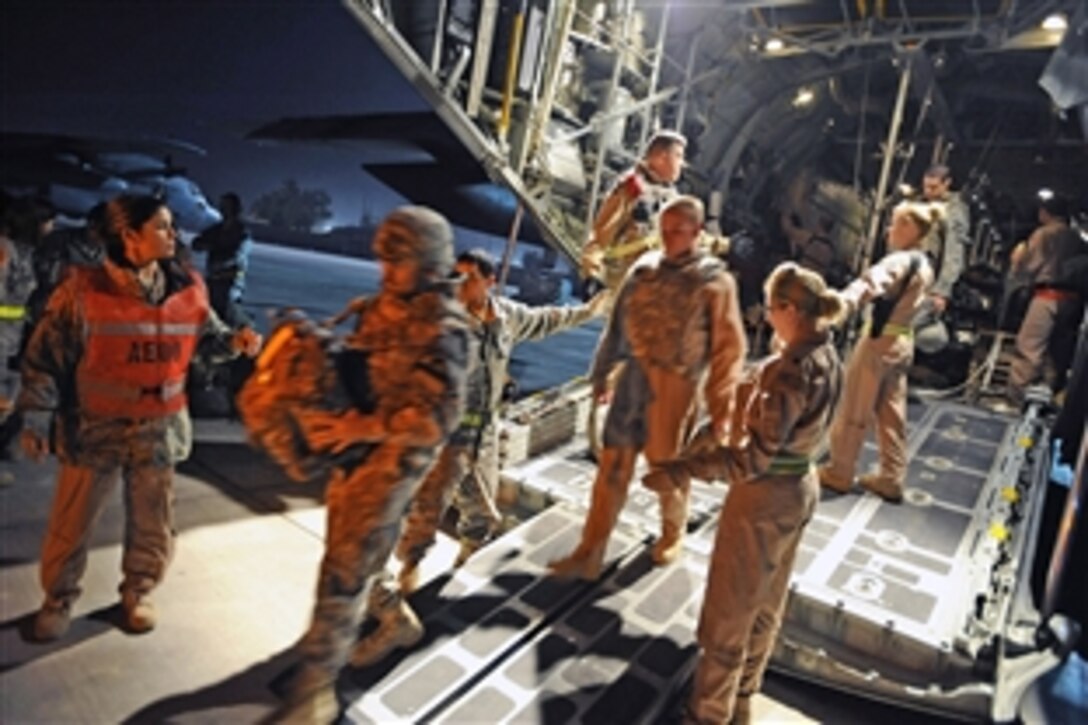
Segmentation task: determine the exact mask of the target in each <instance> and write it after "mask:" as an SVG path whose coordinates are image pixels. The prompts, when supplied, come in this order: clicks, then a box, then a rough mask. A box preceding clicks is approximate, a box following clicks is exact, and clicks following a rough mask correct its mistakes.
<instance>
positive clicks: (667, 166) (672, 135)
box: [582, 131, 687, 291]
mask: <svg viewBox="0 0 1088 725" xmlns="http://www.w3.org/2000/svg"><path fill="white" fill-rule="evenodd" d="M686 146H687V139H685V138H684V137H683V136H682V135H681V134H679V133H677V132H675V131H658V132H657V133H656V134H654V136H653V138H651V139H650V143H649V145H648V146H647V147H646V154H645V156H644V157H643V159H642V161H639V162H638V164H636V165H635V167H634V168H633V169H631V170H630V171H628V172H627V173H625V174H624V175H623V176H621V177H620V179H619V181H618V182H617V183H616V185H615V186H614V187H613V188H612V191H611V192H610V193H609V195H608V197H607V198H606V199H605V200H604V203H603V204H601V208H600V211H598V212H597V217H596V219H595V220H594V222H593V231H592V234H591V236H590V238H589V241H588V242H586V246H585V248H584V249H583V250H582V276H583V277H584V278H585V279H586V280H597V281H598V282H599V283H601V284H603V285H604V286H605V287H607V288H608V289H610V290H613V291H615V290H616V289H617V288H618V287H619V285H620V282H622V281H623V276H624V275H625V274H626V273H627V270H628V269H630V267H631V265H632V264H634V263H635V260H637V259H638V258H639V257H641V256H642V254H643V253H644V252H647V251H649V250H651V249H660V247H661V241H660V239H659V238H658V237H657V235H656V231H657V216H658V214H659V213H660V212H661V209H662V208H663V207H664V206H665V204H667V203H668V202H669V201H670V200H672V199H673V198H675V197H676V188H675V186H674V184H675V183H676V181H677V179H679V178H680V172H681V171H683V169H684V149H685V147H686Z"/></svg>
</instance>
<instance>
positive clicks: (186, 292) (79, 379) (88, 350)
mask: <svg viewBox="0 0 1088 725" xmlns="http://www.w3.org/2000/svg"><path fill="white" fill-rule="evenodd" d="M75 273H76V274H79V275H81V276H83V277H84V278H85V280H84V281H85V284H84V285H83V294H82V298H83V304H84V307H83V318H84V321H85V325H86V328H85V329H86V333H85V334H86V337H85V339H84V352H83V358H82V359H81V360H80V362H79V365H78V367H77V368H76V390H77V395H78V397H79V405H80V409H81V410H82V411H83V412H85V413H89V414H91V415H95V416H106V417H111V418H162V417H165V416H168V415H172V414H174V413H177V412H179V411H181V410H182V409H183V408H185V406H186V404H187V403H188V400H187V398H186V396H185V375H186V371H187V370H188V368H189V361H190V360H191V359H192V357H193V352H194V351H195V350H196V345H197V342H199V339H200V330H201V329H202V328H203V326H204V323H205V322H206V321H207V319H208V292H207V290H206V288H205V287H204V282H203V280H201V279H200V277H199V275H196V274H193V273H192V272H190V278H191V280H192V284H190V285H188V286H186V287H185V288H183V289H181V290H179V291H177V292H175V293H174V294H172V295H170V296H169V297H167V298H166V299H165V300H163V302H162V304H161V305H158V306H156V305H152V304H149V303H147V302H145V301H144V300H142V299H137V298H135V297H130V296H127V295H124V296H122V295H117V294H111V293H110V291H109V280H108V278H107V277H106V274H105V272H103V271H101V270H97V269H86V270H78V271H76V272H75Z"/></svg>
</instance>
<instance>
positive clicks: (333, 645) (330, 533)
mask: <svg viewBox="0 0 1088 725" xmlns="http://www.w3.org/2000/svg"><path fill="white" fill-rule="evenodd" d="M434 461H435V456H434V453H433V451H430V450H424V449H419V448H412V449H406V448H403V447H400V446H392V445H380V446H378V447H376V448H375V449H374V450H373V451H371V453H370V455H369V456H368V457H367V459H366V460H365V461H364V462H363V464H362V465H360V466H358V467H357V468H355V469H354V470H352V471H350V472H344V471H343V470H340V469H337V471H336V472H335V473H334V474H333V476H332V478H331V480H330V481H329V485H328V488H327V489H326V491H325V502H326V505H327V507H328V512H327V522H328V523H327V531H326V533H325V556H324V558H323V559H322V561H321V571H320V574H319V575H318V582H317V600H316V603H315V604H314V613H313V619H312V621H311V623H310V628H309V630H307V632H306V634H305V635H303V637H302V640H301V642H300V643H299V653H300V655H301V658H302V663H303V672H302V673H301V674H300V677H299V680H298V681H299V682H300V683H306V687H307V688H310V687H314V686H316V685H319V684H322V683H324V684H327V683H329V682H332V681H333V680H334V679H335V678H336V674H337V673H338V672H339V670H340V668H341V667H343V666H344V664H345V663H346V662H347V659H348V655H349V653H350V651H351V648H352V646H353V645H354V644H355V640H356V636H357V633H358V629H359V625H360V624H361V622H362V619H363V616H364V614H365V605H366V602H367V597H368V596H369V590H370V588H371V587H372V586H374V584H375V583H376V582H377V581H378V579H379V578H380V577H382V576H387V575H386V574H385V573H384V572H385V566H386V563H387V562H388V560H389V557H390V555H391V554H392V552H393V547H394V545H395V544H396V542H397V536H398V534H399V532H400V526H401V518H402V517H403V516H404V512H405V510H406V509H407V508H408V504H409V502H410V501H411V500H412V496H413V495H414V494H415V492H416V489H417V488H418V487H419V485H420V484H421V483H422V481H423V480H424V477H425V476H426V475H427V473H428V471H429V470H430V469H431V467H432V465H433V464H434Z"/></svg>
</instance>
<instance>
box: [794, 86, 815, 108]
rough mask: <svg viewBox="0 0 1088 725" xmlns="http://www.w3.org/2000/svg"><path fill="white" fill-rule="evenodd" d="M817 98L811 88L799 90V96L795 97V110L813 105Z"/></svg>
mask: <svg viewBox="0 0 1088 725" xmlns="http://www.w3.org/2000/svg"><path fill="white" fill-rule="evenodd" d="M815 98H816V94H815V93H814V92H813V91H812V89H811V88H804V87H802V88H798V89H797V95H796V96H794V97H793V105H794V107H795V108H801V107H802V106H807V105H809V104H810V103H812V101H813V99H815Z"/></svg>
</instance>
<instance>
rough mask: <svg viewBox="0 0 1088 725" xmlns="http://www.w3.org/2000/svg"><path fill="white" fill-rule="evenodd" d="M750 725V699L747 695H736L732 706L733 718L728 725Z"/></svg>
mask: <svg viewBox="0 0 1088 725" xmlns="http://www.w3.org/2000/svg"><path fill="white" fill-rule="evenodd" d="M751 723H752V698H751V696H748V695H737V699H736V701H735V702H734V704H733V718H732V719H731V720H730V721H729V725H751Z"/></svg>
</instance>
